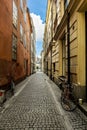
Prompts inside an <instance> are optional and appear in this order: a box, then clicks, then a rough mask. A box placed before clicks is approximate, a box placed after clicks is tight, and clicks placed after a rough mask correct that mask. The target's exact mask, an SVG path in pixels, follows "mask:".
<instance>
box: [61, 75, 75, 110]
mask: <svg viewBox="0 0 87 130" xmlns="http://www.w3.org/2000/svg"><path fill="white" fill-rule="evenodd" d="M59 79H60V81H61V89H62V92H61V105H62V108H63V109H64V110H66V111H74V110H75V109H76V108H77V99H76V98H75V96H74V88H75V87H76V85H75V84H72V83H70V84H68V82H67V79H66V78H65V77H63V76H60V77H59Z"/></svg>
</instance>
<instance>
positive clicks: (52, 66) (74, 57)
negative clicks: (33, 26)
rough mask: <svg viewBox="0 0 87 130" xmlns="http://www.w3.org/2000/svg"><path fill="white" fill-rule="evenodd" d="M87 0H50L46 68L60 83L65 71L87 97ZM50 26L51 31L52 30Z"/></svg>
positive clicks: (46, 39)
mask: <svg viewBox="0 0 87 130" xmlns="http://www.w3.org/2000/svg"><path fill="white" fill-rule="evenodd" d="M86 10H87V0H73V1H72V0H48V6H47V15H46V25H45V32H44V42H43V47H44V68H45V69H44V71H45V73H47V74H48V76H49V77H51V78H52V79H53V80H54V81H55V82H56V83H57V82H58V76H61V75H64V76H66V77H67V79H68V81H69V82H73V83H75V84H76V88H75V93H76V97H77V98H83V100H87V87H86V86H87V69H86V68H87V54H86V48H87V45H86V44H87V12H86ZM49 30H50V33H49Z"/></svg>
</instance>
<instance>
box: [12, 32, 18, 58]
mask: <svg viewBox="0 0 87 130" xmlns="http://www.w3.org/2000/svg"><path fill="white" fill-rule="evenodd" d="M12 59H13V60H16V59H17V37H16V36H15V35H14V34H13V36H12Z"/></svg>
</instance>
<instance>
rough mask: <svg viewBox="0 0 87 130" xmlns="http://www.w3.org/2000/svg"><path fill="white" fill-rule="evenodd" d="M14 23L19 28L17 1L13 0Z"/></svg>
mask: <svg viewBox="0 0 87 130" xmlns="http://www.w3.org/2000/svg"><path fill="white" fill-rule="evenodd" d="M13 25H14V26H15V27H16V28H17V25H18V9H17V6H16V3H15V1H14V0H13Z"/></svg>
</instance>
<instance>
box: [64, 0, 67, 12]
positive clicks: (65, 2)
mask: <svg viewBox="0 0 87 130" xmlns="http://www.w3.org/2000/svg"><path fill="white" fill-rule="evenodd" d="M67 6H68V0H64V10H66V8H67Z"/></svg>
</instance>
